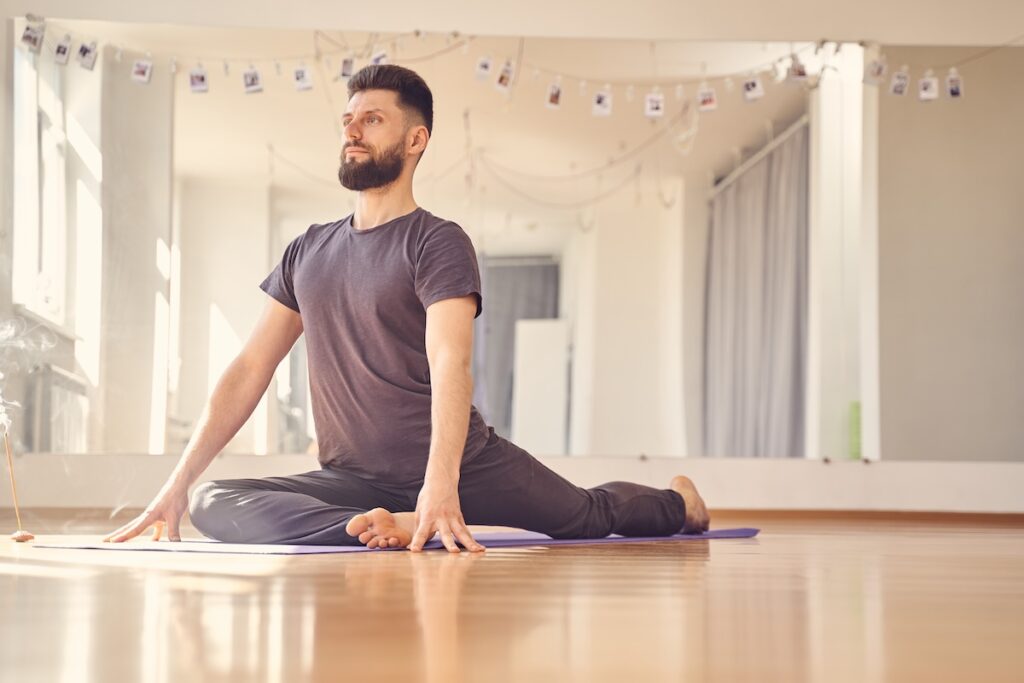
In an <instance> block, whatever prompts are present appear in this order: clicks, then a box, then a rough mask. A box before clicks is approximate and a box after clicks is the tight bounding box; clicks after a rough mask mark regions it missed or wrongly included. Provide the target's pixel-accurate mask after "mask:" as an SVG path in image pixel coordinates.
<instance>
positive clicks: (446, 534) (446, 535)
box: [438, 522, 459, 553]
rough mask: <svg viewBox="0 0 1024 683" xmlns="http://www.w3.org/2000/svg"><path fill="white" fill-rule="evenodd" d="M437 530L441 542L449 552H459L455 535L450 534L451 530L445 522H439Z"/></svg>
mask: <svg viewBox="0 0 1024 683" xmlns="http://www.w3.org/2000/svg"><path fill="white" fill-rule="evenodd" d="M438 531H440V532H441V543H443V544H444V547H445V548H447V549H448V552H450V553H457V552H459V546H457V545H456V544H455V536H454V535H453V534H452V530H451V529H450V528H448V523H447V522H441V523H440V524H439V525H438Z"/></svg>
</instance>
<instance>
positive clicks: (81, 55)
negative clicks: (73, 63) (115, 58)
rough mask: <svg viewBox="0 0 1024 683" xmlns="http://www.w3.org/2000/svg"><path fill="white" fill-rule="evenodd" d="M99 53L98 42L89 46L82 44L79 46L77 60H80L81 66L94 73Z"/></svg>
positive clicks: (93, 42)
mask: <svg viewBox="0 0 1024 683" xmlns="http://www.w3.org/2000/svg"><path fill="white" fill-rule="evenodd" d="M97 54H99V53H98V51H97V50H96V41H95V40H94V41H92V42H91V43H89V44H88V45H86V44H85V43H82V44H81V45H79V46H78V53H77V54H76V55H75V58H76V59H77V60H78V64H79V66H81V67H82V68H83V69H85V70H86V71H92V68H93V67H94V66H96V56H97Z"/></svg>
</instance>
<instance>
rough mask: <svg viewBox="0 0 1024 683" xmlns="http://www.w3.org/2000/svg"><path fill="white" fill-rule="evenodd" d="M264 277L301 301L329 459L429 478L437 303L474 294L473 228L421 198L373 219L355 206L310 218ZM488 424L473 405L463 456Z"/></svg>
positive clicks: (316, 411) (276, 292)
mask: <svg viewBox="0 0 1024 683" xmlns="http://www.w3.org/2000/svg"><path fill="white" fill-rule="evenodd" d="M260 289H262V290H263V291H265V292H266V293H267V294H269V295H270V296H272V297H274V298H275V299H277V300H278V301H280V302H281V303H282V304H284V305H285V306H288V307H289V308H291V309H293V310H295V311H298V312H299V314H300V315H301V316H302V326H303V329H304V333H305V335H306V350H307V355H308V360H309V384H310V391H311V395H312V400H313V420H314V423H315V425H316V435H317V441H318V445H319V447H320V454H319V461H320V463H321V465H322V466H328V465H330V466H331V467H343V468H345V469H349V470H352V471H354V472H357V473H359V474H362V475H364V476H366V477H368V478H372V479H375V480H378V481H386V482H388V483H392V484H396V485H405V484H415V483H418V482H421V481H422V480H423V474H424V471H425V470H426V465H427V458H428V455H429V451H430V432H431V416H430V367H429V365H428V363H427V351H426V343H425V331H426V320H427V313H426V309H427V307H428V306H430V304H432V303H434V302H435V301H440V300H442V299H449V298H453V297H460V296H467V295H469V294H475V295H476V298H477V311H476V315H477V316H479V315H480V312H481V311H482V310H483V300H482V296H481V293H480V271H479V268H478V266H477V261H476V253H475V251H474V250H473V243H472V241H471V240H470V238H469V235H467V234H466V233H465V231H463V229H462V228H461V227H459V225H457V224H456V223H453V222H452V221H448V220H444V219H442V218H437V217H436V216H434V215H432V214H431V213H430V212H428V211H426V210H424V209H423V208H417V209H416V210H415V211H413V212H412V213H409V214H406V215H405V216H400V217H399V218H395V219H393V220H390V221H388V222H387V223H382V224H381V225H378V226H376V227H373V228H369V229H366V230H356V229H355V228H353V227H352V216H351V215H350V216H348V217H346V218H344V219H342V220H340V221H337V222H335V223H328V224H325V225H313V226H310V228H309V229H308V230H307V231H306V232H305V233H304V234H302V235H300V236H298V237H297V238H295V239H294V240H292V242H291V243H290V244H289V245H288V246H287V247H286V248H285V250H284V257H283V258H282V259H281V263H280V264H278V266H277V267H276V268H275V269H274V272H272V273H271V274H270V275H269V276H268V277H267V279H266V280H264V281H263V282H262V283H261V284H260ZM489 437H490V429H489V428H488V426H487V425H486V424H485V423H484V420H483V418H482V417H481V416H480V413H479V412H478V411H477V409H476V407H471V410H470V417H469V430H468V433H467V437H466V447H465V449H464V451H463V462H466V461H468V460H469V459H471V458H473V457H475V456H476V455H477V454H478V453H479V452H480V451H481V450H482V449H483V447H484V445H485V444H486V443H487V440H488V438H489Z"/></svg>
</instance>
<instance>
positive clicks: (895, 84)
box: [889, 66, 910, 95]
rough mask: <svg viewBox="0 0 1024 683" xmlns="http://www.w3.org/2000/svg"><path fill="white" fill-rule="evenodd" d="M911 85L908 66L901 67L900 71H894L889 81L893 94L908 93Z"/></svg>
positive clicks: (890, 90) (890, 91)
mask: <svg viewBox="0 0 1024 683" xmlns="http://www.w3.org/2000/svg"><path fill="white" fill-rule="evenodd" d="M909 87H910V74H909V73H908V72H907V67H906V66H903V67H900V70H899V71H895V72H893V74H892V80H891V81H889V93H890V94H892V95H906V94H907V89H908V88H909Z"/></svg>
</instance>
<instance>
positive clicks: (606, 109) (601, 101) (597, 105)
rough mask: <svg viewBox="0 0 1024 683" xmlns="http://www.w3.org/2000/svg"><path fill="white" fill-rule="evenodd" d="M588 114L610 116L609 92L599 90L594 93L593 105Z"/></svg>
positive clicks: (610, 101) (610, 96)
mask: <svg viewBox="0 0 1024 683" xmlns="http://www.w3.org/2000/svg"><path fill="white" fill-rule="evenodd" d="M590 113H591V114H593V115H594V116H611V115H612V94H611V92H610V91H608V90H604V89H601V90H598V91H597V92H595V93H594V104H593V106H592V107H591V108H590Z"/></svg>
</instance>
